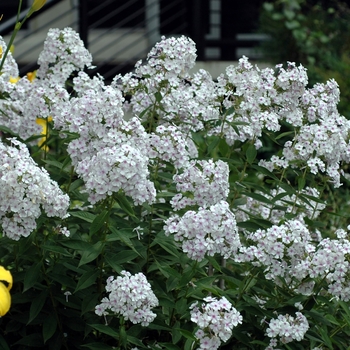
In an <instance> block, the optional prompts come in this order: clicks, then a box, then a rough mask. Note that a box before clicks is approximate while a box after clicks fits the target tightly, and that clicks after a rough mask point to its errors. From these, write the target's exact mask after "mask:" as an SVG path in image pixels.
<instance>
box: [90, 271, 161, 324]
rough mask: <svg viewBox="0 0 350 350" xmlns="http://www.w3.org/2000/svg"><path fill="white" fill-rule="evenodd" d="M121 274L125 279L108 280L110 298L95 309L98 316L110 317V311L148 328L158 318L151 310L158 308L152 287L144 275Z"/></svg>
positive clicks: (112, 278)
mask: <svg viewBox="0 0 350 350" xmlns="http://www.w3.org/2000/svg"><path fill="white" fill-rule="evenodd" d="M120 274H121V275H122V276H123V277H122V276H118V277H117V278H116V279H114V277H113V276H111V277H109V278H108V279H107V285H106V291H107V292H109V296H108V298H107V297H105V298H103V299H102V302H101V304H99V305H97V306H96V307H95V312H96V314H97V315H99V316H102V315H108V311H107V309H109V310H110V311H111V312H113V313H115V314H120V315H122V316H123V317H124V318H125V319H126V320H130V321H131V322H132V323H134V324H137V323H141V325H142V326H148V325H149V323H150V322H153V320H154V319H155V317H156V314H155V313H154V312H152V311H151V309H152V308H154V307H155V306H158V299H157V297H156V296H155V295H154V293H153V292H152V289H151V285H150V284H149V283H148V281H147V279H146V277H145V275H144V274H143V273H137V274H136V275H131V273H130V272H128V271H121V273H120Z"/></svg>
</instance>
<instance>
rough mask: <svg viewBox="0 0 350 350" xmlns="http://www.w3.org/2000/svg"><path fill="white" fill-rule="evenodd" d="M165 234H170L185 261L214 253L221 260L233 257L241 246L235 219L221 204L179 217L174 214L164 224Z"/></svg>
mask: <svg viewBox="0 0 350 350" xmlns="http://www.w3.org/2000/svg"><path fill="white" fill-rule="evenodd" d="M164 230H165V234H166V235H170V234H173V235H174V239H175V241H177V242H180V243H181V248H182V250H183V252H184V253H186V254H187V255H188V257H189V258H191V259H193V260H197V261H201V260H203V259H204V257H205V255H206V254H208V255H209V256H213V255H214V254H215V253H218V254H220V255H222V256H223V257H224V258H225V259H228V258H229V257H230V256H232V255H233V254H235V253H236V252H237V250H238V248H239V247H240V246H241V242H240V239H239V236H238V230H237V225H236V219H235V216H234V214H233V213H232V212H231V210H230V208H229V205H228V203H227V202H225V201H220V202H219V203H217V204H215V205H212V206H210V207H209V208H208V209H205V208H202V207H200V208H199V209H198V211H193V210H189V211H187V212H186V213H185V214H184V215H183V216H182V217H180V216H178V215H175V216H172V217H170V218H169V219H168V220H166V221H165V227H164Z"/></svg>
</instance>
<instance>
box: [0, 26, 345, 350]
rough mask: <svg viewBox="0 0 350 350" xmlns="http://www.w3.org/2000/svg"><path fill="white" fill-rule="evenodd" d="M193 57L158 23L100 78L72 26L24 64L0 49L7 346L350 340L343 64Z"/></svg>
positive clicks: (171, 347) (186, 42) (334, 345)
mask: <svg viewBox="0 0 350 350" xmlns="http://www.w3.org/2000/svg"><path fill="white" fill-rule="evenodd" d="M1 46H2V50H3V52H5V51H6V44H5V43H4V42H3V41H1ZM195 58H196V49H195V43H194V42H193V41H192V40H191V39H189V38H187V37H184V36H182V37H179V38H164V37H163V38H162V40H161V41H160V42H159V43H157V44H156V45H155V47H154V48H153V49H152V50H151V52H150V53H149V55H148V57H147V60H146V61H145V62H137V64H136V66H135V70H134V71H133V72H132V73H129V74H126V75H123V76H122V75H118V76H116V77H115V78H114V80H113V82H112V84H111V85H106V84H105V82H104V80H103V78H102V77H101V76H99V75H97V76H93V77H90V76H89V75H88V74H87V73H86V71H85V69H86V67H91V66H92V58H91V55H90V54H89V52H88V51H87V50H86V49H85V48H84V46H83V43H82V41H81V40H80V39H79V37H78V35H77V34H76V33H75V32H74V31H73V30H72V29H70V28H66V29H64V30H57V29H51V30H50V31H49V34H48V37H47V39H46V41H45V45H44V49H43V52H42V53H41V55H40V57H39V61H38V62H39V69H38V71H37V73H36V78H35V79H29V78H28V77H27V76H24V77H21V78H19V79H11V78H13V77H15V78H17V77H18V70H17V66H16V63H15V61H14V59H13V58H12V55H11V53H10V52H8V54H7V56H6V57H5V56H4V57H3V69H2V72H1V75H0V94H1V99H0V125H1V127H0V129H1V142H0V149H1V156H0V183H1V187H0V193H1V197H0V198H1V199H0V214H1V215H0V232H1V236H0V241H1V245H0V264H1V265H2V266H3V267H4V268H5V269H7V270H9V271H10V272H11V274H12V276H13V286H12V289H11V296H12V306H11V308H10V310H9V312H7V313H6V310H4V311H2V313H3V314H5V313H6V315H4V316H3V317H2V318H1V319H0V347H1V348H2V349H10V348H11V349H19V350H20V349H28V348H36V349H40V348H50V349H70V350H71V349H92V350H98V349H134V350H135V349H168V350H179V349H184V350H191V349H196V348H198V349H218V348H222V349H232V348H235V349H242V350H243V349H277V348H279V349H281V348H284V349H347V346H348V341H347V339H349V337H350V310H349V304H348V301H349V299H350V265H349V257H350V255H349V254H350V241H349V232H348V231H349V229H350V227H347V223H346V221H347V218H348V217H343V216H342V215H341V213H340V212H339V210H338V208H337V207H336V205H337V200H336V196H337V193H338V191H340V189H341V188H342V187H341V185H342V183H344V182H347V181H348V180H347V174H346V171H344V169H346V166H347V164H348V163H349V161H350V124H349V122H348V121H347V120H346V118H345V117H343V116H341V115H340V114H339V113H338V111H337V103H338V102H339V89H338V87H337V84H336V82H335V81H334V80H330V81H328V82H327V83H325V84H316V85H315V86H313V87H312V88H308V87H307V84H308V77H307V74H306V70H305V68H304V67H302V66H297V65H296V64H294V63H288V64H287V65H286V66H282V65H278V66H277V67H276V70H273V69H270V68H266V69H262V70H261V69H259V68H258V67H254V66H253V65H252V64H251V63H250V62H249V60H248V58H246V57H243V58H242V59H240V61H239V63H238V65H237V66H230V67H228V68H227V69H226V72H225V74H222V75H221V76H220V77H219V79H218V81H216V82H215V81H213V79H212V77H211V76H210V74H209V73H208V72H206V71H204V70H200V71H198V72H196V73H194V74H190V73H189V70H190V69H191V68H193V67H194V65H195ZM14 81H15V82H14ZM38 121H39V122H38ZM43 124H44V125H45V128H43V127H42V125H43ZM266 140H268V141H270V143H271V142H273V143H274V144H275V147H274V148H273V149H271V148H270V149H268V148H267V147H266ZM339 188H340V189H339ZM343 205H344V206H345V205H347V203H343ZM5 269H4V271H6V270H5ZM2 282H3V281H1V282H0V286H1V284H2ZM4 283H5V281H4ZM11 283H12V281H11ZM2 289H4V288H2ZM2 289H0V291H1V290H2ZM6 293H7V294H6V295H7V302H8V294H9V292H8V289H6Z"/></svg>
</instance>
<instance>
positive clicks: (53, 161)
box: [43, 159, 63, 170]
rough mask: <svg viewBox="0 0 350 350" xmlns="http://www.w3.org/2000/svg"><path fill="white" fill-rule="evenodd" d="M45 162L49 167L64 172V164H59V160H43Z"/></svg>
mask: <svg viewBox="0 0 350 350" xmlns="http://www.w3.org/2000/svg"><path fill="white" fill-rule="evenodd" d="M43 161H44V162H45V163H46V164H49V165H52V166H54V167H56V168H58V169H61V170H62V166H63V164H62V163H60V162H58V161H57V160H47V159H43Z"/></svg>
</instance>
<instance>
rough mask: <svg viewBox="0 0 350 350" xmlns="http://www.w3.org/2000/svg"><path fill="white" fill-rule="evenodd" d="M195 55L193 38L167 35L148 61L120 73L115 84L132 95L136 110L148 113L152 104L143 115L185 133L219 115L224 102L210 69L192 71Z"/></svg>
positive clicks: (136, 111)
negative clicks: (190, 70)
mask: <svg viewBox="0 0 350 350" xmlns="http://www.w3.org/2000/svg"><path fill="white" fill-rule="evenodd" d="M195 58H196V47H195V43H194V42H193V41H192V40H191V39H189V38H186V37H184V36H182V37H179V38H168V39H166V38H164V37H163V38H162V40H161V41H160V42H159V43H157V44H156V46H155V47H154V48H153V49H152V50H151V52H150V53H149V55H148V58H147V62H146V64H145V65H142V64H141V62H138V63H137V65H136V67H135V72H133V73H130V74H126V75H125V76H117V77H116V78H115V79H114V85H115V86H118V87H120V88H121V89H122V90H123V92H124V94H125V95H130V96H131V100H130V103H129V104H127V105H128V107H129V108H131V109H132V112H133V113H134V114H136V115H140V114H141V113H142V114H144V112H145V110H147V108H149V107H150V106H151V105H152V109H150V110H149V111H148V112H147V113H146V114H145V115H144V117H143V118H154V117H155V116H156V117H157V119H158V123H159V124H169V123H171V124H176V126H177V127H178V128H180V129H181V131H183V132H185V133H187V132H188V131H190V130H192V131H198V130H202V129H203V123H202V120H217V119H218V117H219V106H220V104H219V103H218V101H217V99H216V88H215V82H214V81H213V79H212V77H211V76H210V74H209V73H208V72H206V71H205V70H200V71H199V72H197V73H195V74H194V75H193V76H191V75H190V74H189V72H188V71H189V69H190V68H192V67H193V66H194V64H195Z"/></svg>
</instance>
